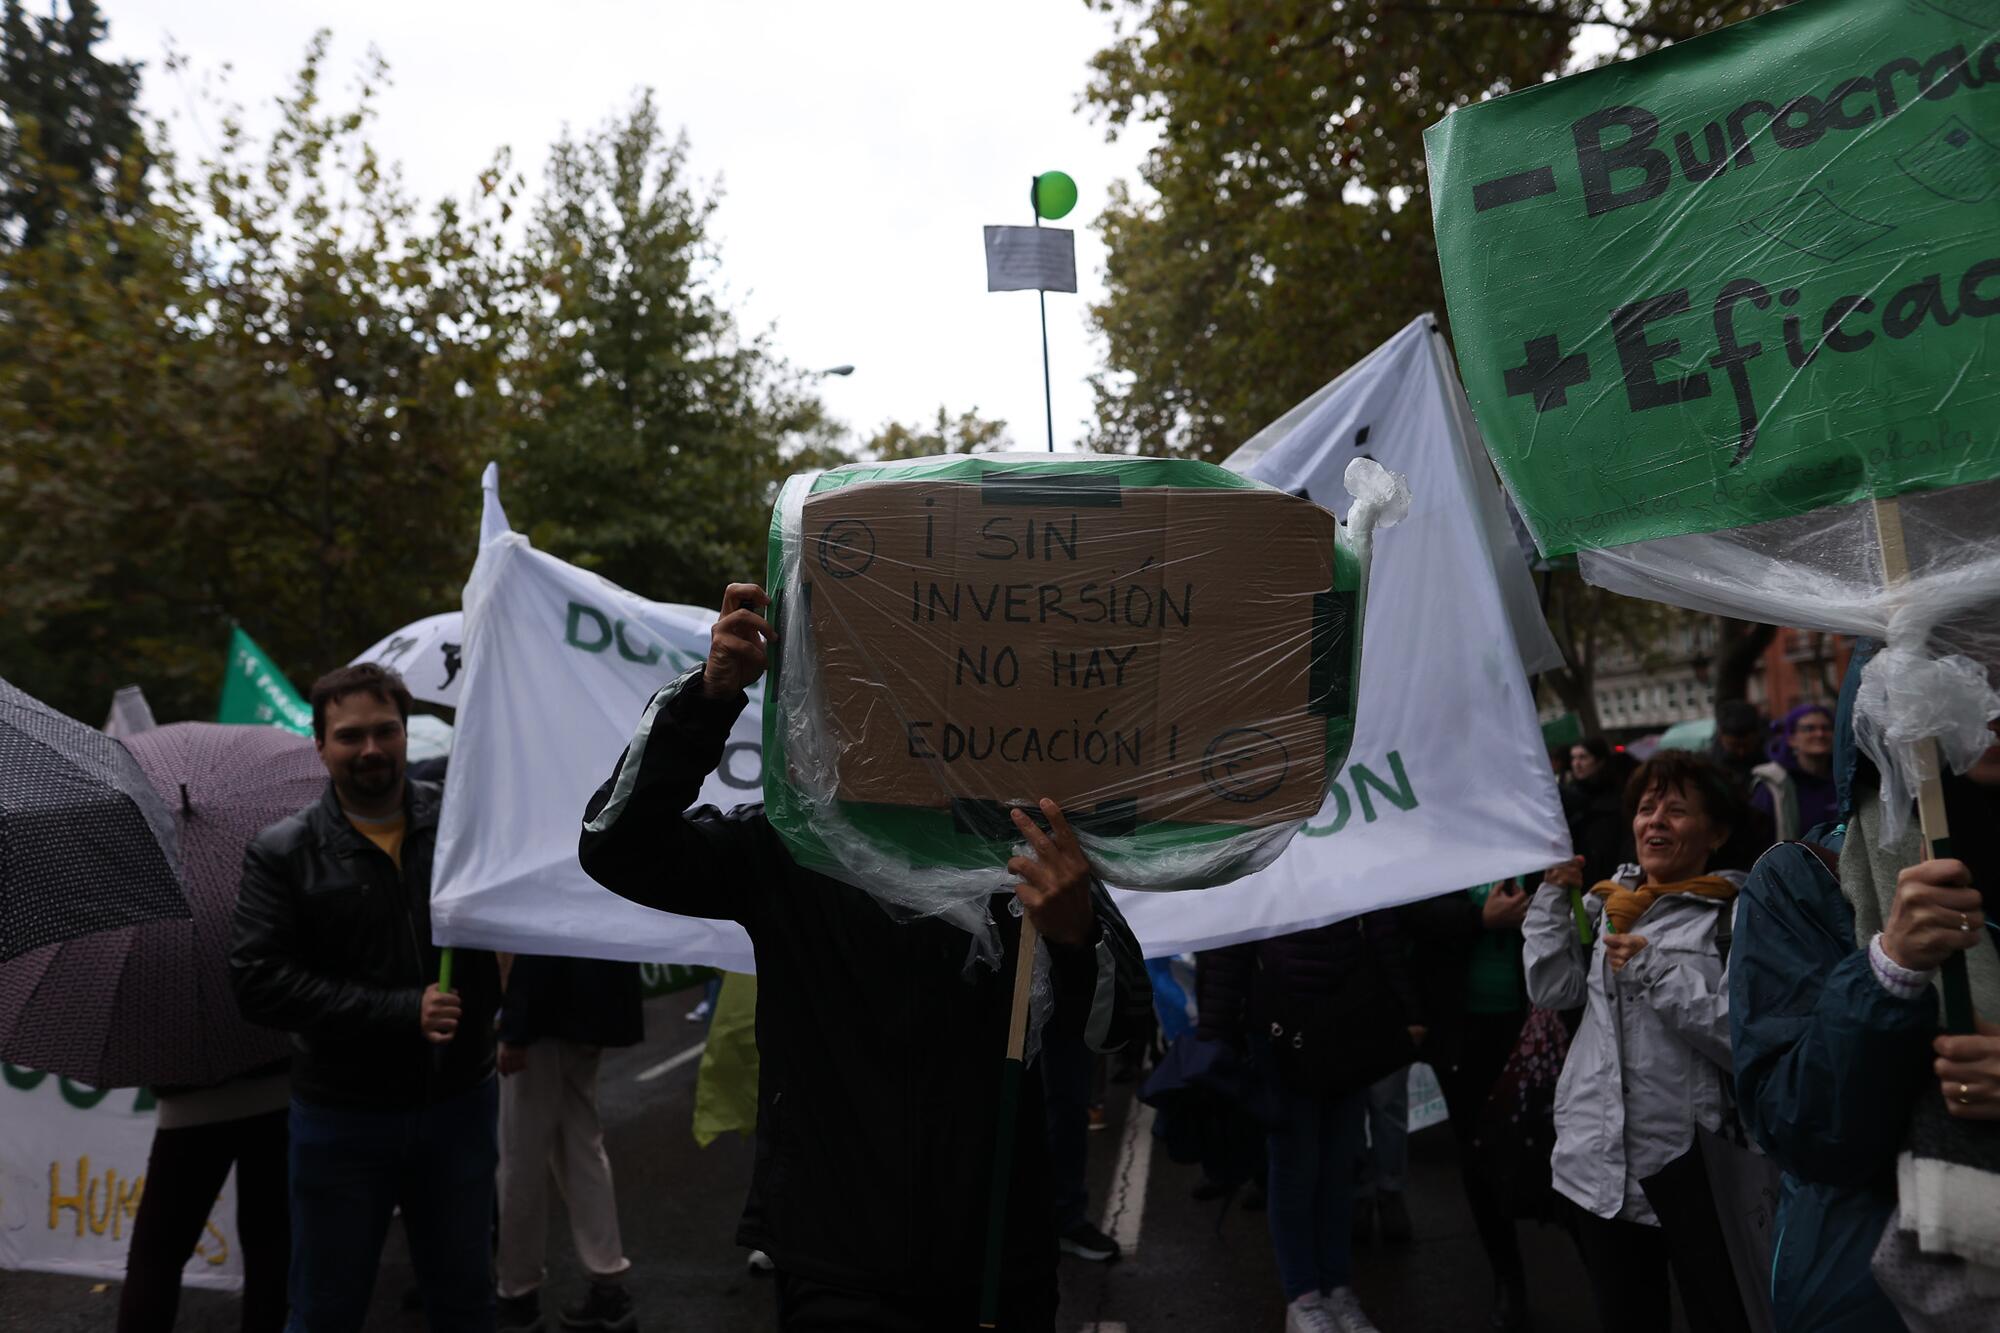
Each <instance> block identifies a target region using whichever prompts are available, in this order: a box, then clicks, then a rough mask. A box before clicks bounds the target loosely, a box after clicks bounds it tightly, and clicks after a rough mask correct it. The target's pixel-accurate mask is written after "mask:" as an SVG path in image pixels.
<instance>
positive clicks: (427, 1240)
mask: <svg viewBox="0 0 2000 1333" xmlns="http://www.w3.org/2000/svg"><path fill="white" fill-rule="evenodd" d="M311 701H312V712H313V736H314V739H315V740H316V741H317V743H318V745H319V754H320V760H321V762H322V763H324V764H325V765H326V771H327V776H328V778H329V781H328V783H327V789H326V792H325V794H324V795H323V796H321V798H320V799H319V801H318V802H317V803H315V804H313V805H311V806H309V807H307V808H306V809H304V810H302V811H300V812H299V813H298V814H296V815H293V816H292V817H291V818H289V819H285V820H281V821H280V822H278V823H276V824H273V825H272V826H271V827H270V828H267V829H265V830H264V831H263V832H262V833H260V834H258V835H257V838H256V841H254V842H252V843H251V844H250V848H249V851H248V852H247V853H246V854H245V857H244V864H243V887H242V891H241V894H240V896H239V897H238V900H237V905H236V919H235V924H234V929H233V930H232V932H231V936H230V949H229V971H230V977H231V979H232V981H233V982H234V984H235V988H236V999H237V1003H238V1004H239V1005H240V1006H241V1008H242V1010H243V1016H244V1017H245V1018H247V1019H249V1020H250V1021H251V1022H253V1023H262V1024H264V1025H265V1026H267V1027H275V1028H283V1029H285V1030H287V1031H289V1032H291V1033H292V1046H293V1050H294V1052H295V1055H294V1063H293V1073H292V1112H291V1162H290V1167H291V1196H292V1267H291V1279H290V1287H291V1303H292V1324H291V1327H292V1328H295V1329H310V1330H311V1333H346V1331H348V1330H358V1329H359V1328H361V1326H362V1323H363V1321H364V1320H365V1319H366V1317H367V1312H368V1301H369V1296H370V1294H371V1292H372V1291H373V1288H374V1284H375V1270H376V1266H377V1264H378V1263H379V1262H380V1260H381V1254H382V1242H383V1238H384V1237H385V1236H386V1235H387V1233H388V1229H389V1220H390V1218H391V1216H392V1215H393V1214H394V1212H395V1210H396V1209H397V1208H398V1207H400V1208H401V1209H402V1211H403V1220H404V1223H405V1224H406V1226H407V1228H408V1231H409V1237H410V1257H411V1260H412V1262H413V1263H414V1265H415V1267H416V1273H417V1283H418V1286H419V1287H420V1288H421V1289H422V1291H423V1298H424V1307H425V1313H426V1316H427V1322H428V1324H429V1326H430V1327H431V1328H432V1329H433V1330H440V1331H443V1330H450V1331H452V1333H456V1331H457V1330H468V1331H469V1330H482V1331H483V1330H490V1329H491V1328H492V1327H493V1321H494V1294H493V1274H492V1259H491V1250H490V1229H491V1220H492V1216H493V1188H494V1185H493V1180H494V1175H493V1173H494V1168H495V1166H496V1164H497V1161H498V1156H499V1153H498V1148H497V1139H496V1129H495V1117H496V1114H497V1108H498V1105H499V1102H498V1094H497V1092H496V1089H495V1084H494V1077H493V1024H492V1021H491V1020H492V1015H493V1013H494V1011H495V1010H496V1009H497V1008H498V1004H499V995H500V978H499V973H498V970H497V968H496V967H495V965H494V960H493V956H492V955H491V954H487V953H471V952H467V951H464V950H461V951H459V955H458V966H457V989H458V993H457V994H447V993H445V992H443V991H441V990H439V989H438V987H437V986H436V985H435V984H434V983H433V981H432V979H433V978H435V977H436V976H437V974H438V958H439V952H438V949H437V948H436V946H434V945H433V944H432V943H431V933H430V889H431V854H432V851H433V849H434V847H435V845H436V842H437V819H438V804H439V797H440V790H439V787H438V785H437V784H436V783H429V782H418V781H413V780H410V779H409V778H408V777H407V776H406V773H405V759H404V750H405V744H406V735H405V729H404V728H405V723H406V722H407V721H408V718H409V710H410V693H409V691H408V690H407V689H405V688H404V686H403V681H402V678H401V677H400V676H398V675H397V674H396V673H395V672H393V671H391V670H389V669H387V668H386V667H382V666H378V665H376V664H374V663H362V664H360V665H357V666H350V667H343V668H341V669H340V670H338V671H335V672H332V673H330V674H328V675H326V676H323V677H321V678H320V679H319V681H318V682H317V683H316V684H314V686H313V687H312V695H311ZM461 1019H463V1022H462V1023H461Z"/></svg>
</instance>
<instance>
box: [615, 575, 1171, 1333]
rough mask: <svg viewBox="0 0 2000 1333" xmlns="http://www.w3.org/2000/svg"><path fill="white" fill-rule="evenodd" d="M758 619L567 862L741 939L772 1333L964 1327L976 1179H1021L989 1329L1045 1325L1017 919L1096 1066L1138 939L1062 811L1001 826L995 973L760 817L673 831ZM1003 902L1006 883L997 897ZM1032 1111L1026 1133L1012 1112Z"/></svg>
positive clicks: (742, 671)
mask: <svg viewBox="0 0 2000 1333" xmlns="http://www.w3.org/2000/svg"><path fill="white" fill-rule="evenodd" d="M769 603H770V599H769V597H768V596H767V595H766V594H765V593H764V591H763V590H762V589H761V588H759V587H757V586H755V585H753V584H748V583H736V584H731V585H730V586H729V589H728V591H727V592H726V593H725V594H724V601H723V615H722V616H721V618H720V619H718V620H717V621H716V623H715V627H714V629H713V630H712V632H711V646H710V650H709V654H708V658H707V660H706V661H705V662H704V663H703V665H702V667H701V669H700V670H698V671H692V672H689V673H687V674H686V675H684V676H682V677H680V678H679V679H678V680H675V681H674V682H672V683H671V684H669V685H667V686H666V687H665V688H663V689H661V690H660V691H659V692H658V693H657V694H655V695H654V696H653V699H652V702H651V703H650V704H649V705H648V706H647V709H646V712H645V716H644V717H643V718H642V719H641V721H640V724H639V727H638V730H637V732H636V733H635V734H634V736H633V738H632V741H631V743H630V744H629V745H628V746H627V747H626V749H625V752H624V754H623V755H622V756H621V757H620V758H619V761H618V764H617V767H616V769H615V770H614V771H613V773H612V775H611V778H610V779H609V780H608V781H607V782H606V783H605V784H604V786H603V787H602V788H600V789H599V791H598V792H597V794H596V795H595V796H594V797H592V798H591V801H590V804H589V806H588V807H587V808H586V810H585V812H584V826H583V833H582V839H581V843H580V847H579V853H580V856H581V859H582V862H583V866H584V869H585V870H586V871H588V872H589V873H590V875H591V876H592V877H593V878H595V879H596V880H597V881H598V882H599V883H601V884H604V885H605V886H606V887H607V888H610V889H612V890H614V891H616V892H617V893H619V894H621V895H623V896H624V897H626V898H629V899H631V900H632V901H634V902H638V903H641V904H643V905H645V906H649V907H654V908H657V909H660V910H662V911H671V912H680V913H684V914H687V915H692V916H702V917H710V918H718V919H727V920H733V921H736V922H739V923H741V924H742V925H743V926H744V927H745V928H746V929H747V930H748V931H749V934H750V938H751V942H752V944H753V946H754V947H755V950H756V956H757V976H758V1005H757V1010H758V1022H757V1044H758V1050H759V1054H760V1056H761V1065H760V1069H759V1076H758V1088H759V1094H758V1125H757V1165H756V1169H755V1174H754V1176H753V1179H752V1182H751V1189H750V1197H749V1201H748V1203H747V1204H746V1206H745V1209H744V1214H743V1221H742V1224H741V1226H740V1227H739V1229H738V1232H737V1239H738V1241H739V1243H741V1244H743V1245H745V1246H748V1247H751V1248H754V1249H759V1250H763V1251H764V1252H766V1253H767V1254H769V1255H770V1256H771V1258H772V1259H773V1260H774V1261H775V1262H776V1264H777V1268H778V1272H777V1283H776V1286H777V1297H778V1306H779V1320H780V1324H781V1326H782V1327H784V1328H785V1329H787V1330H804V1329H833V1328H852V1327H869V1328H885V1329H886V1328H895V1329H911V1330H918V1329H925V1330H928V1329H936V1328H963V1327H970V1326H971V1325H972V1323H973V1315H974V1308H975V1305H976V1303H977V1297H978V1286H979V1278H980V1274H981V1271H982V1250H983V1246H984V1243H985V1239H986V1236H985V1229H984V1225H983V1223H984V1218H983V1217H982V1215H981V1211H980V1210H979V1209H978V1208H976V1207H973V1208H968V1207H967V1201H968V1200H977V1199H980V1198H983V1197H985V1195H986V1192H987V1185H988V1180H987V1174H988V1170H989V1163H990V1162H991V1160H992V1157H993V1154H994V1152H995V1151H996V1145H997V1144H998V1143H999V1142H1000V1141H1001V1138H1002V1136H1009V1137H1011V1138H1012V1139H1013V1141H1014V1151H1015V1153H1016V1154H1017V1155H1016V1158H1015V1162H1016V1171H1015V1173H1014V1179H1013V1188H1012V1189H1011V1191H1010V1193H1009V1195H1008V1201H1007V1214H1006V1223H1005V1230H1004V1236H1003V1269H1002V1272H1003V1273H1004V1275H1005V1276H1004V1281H1003V1283H1002V1287H1001V1291H1000V1301H999V1312H1000V1319H1001V1324H1002V1326H1003V1327H1006V1328H1009V1329H1023V1330H1047V1329H1050V1328H1052V1327H1053V1326H1054V1318H1055V1305H1056V1283H1055V1260H1056V1241H1055V1232H1054V1227H1053V1223H1052V1214H1051V1198H1050V1189H1049V1181H1048V1168H1047V1159H1046V1143H1045V1138H1044V1135H1043V1134H1042V1133H1041V1126H1040V1122H1041V1118H1042V1094H1041V1088H1040V1081H1039V1078H1040V1076H1039V1071H1038V1070H1037V1069H1036V1068H1035V1067H1034V1066H1033V1065H1030V1066H1029V1068H1028V1072H1027V1075H1026V1078H1027V1086H1026V1087H1025V1088H1024V1089H1023V1096H1022V1098H1021V1100H1020V1102H1019V1104H1018V1108H1017V1114H1016V1116H1015V1120H1016V1121H1017V1122H1019V1123H1015V1124H997V1123H996V1120H997V1119H998V1117H997V1116H996V1115H995V1111H994V1108H995V1105H996V1102H997V1101H998V1100H999V1098H998V1095H997V1094H998V1091H999V1087H1000V1083H1001V1072H1002V1071H1001V1062H1000V1061H999V1060H998V1059H997V1058H996V1056H997V1054H998V1053H999V1051H1000V1049H1001V1045H1002V1041H1001V1039H1002V1037H1003V1036H1004V1035H1005V1033H1006V1030H1007V1027H1008V1024H1009V1019H1010V1013H1011V1010H1012V1007H1013V994H1012V991H1013V986H1012V975H1011V974H1012V970H1013V969H1012V960H1011V955H1012V954H1013V953H1014V951H1015V948H1016V945H1015V941H1016V940H1017V939H1018V937H1019V935H1020V933H1021V926H1020V918H1019V917H1018V916H1017V915H1016V914H1015V910H1014V908H1015V906H1016V904H1017V903H1018V907H1019V910H1020V911H1021V912H1024V913H1025V914H1026V915H1027V917H1028V918H1029V919H1031V920H1032V921H1033V923H1034V925H1035V927H1036V928H1037V930H1038V932H1039V933H1040V934H1041V935H1042V936H1043V937H1045V938H1046V940H1047V942H1048V954H1047V956H1048V965H1047V970H1046V975H1045V976H1044V977H1043V978H1042V979H1041V987H1042V988H1043V989H1044V990H1045V992H1046V994H1047V997H1048V999H1049V1000H1050V1002H1051V1005H1052V1009H1053V1013H1054V1015H1055V1017H1054V1018H1052V1019H1051V1020H1050V1021H1062V1020H1063V1019H1064V1017H1065V1016H1067V1017H1068V1019H1069V1020H1071V1021H1076V1022H1079V1023H1081V1024H1082V1026H1083V1028H1084V1034H1085V1039H1086V1040H1087V1041H1088V1042H1089V1043H1090V1045H1091V1046H1092V1047H1094V1048H1095V1049H1097V1050H1100V1051H1105V1050H1115V1049H1118V1048H1119V1047H1121V1046H1123V1045H1124V1044H1125V1043H1126V1042H1128V1041H1134V1040H1139V1041H1143V1040H1144V1039H1145V1038H1146V1036H1147V1035H1148V1034H1149V1032H1150V1030H1151V1023H1152V1001H1151V990H1150V987H1149V985H1148V983H1147V980H1146V976H1145V971H1144V968H1143V967H1142V965H1141V963H1140V959H1139V947H1138V944H1137V942H1136V941H1135V940H1134V939H1133V938H1132V935H1131V932H1130V930H1129V929H1128V928H1127V927H1126V925H1125V923H1124V920H1123V918H1122V917H1121V916H1120V915H1119V913H1118V910H1117V908H1116V907H1114V906H1113V905H1112V903H1111V899H1110V896H1109V894H1108V893H1106V892H1105V890H1104V888H1103V886H1102V885H1101V884H1100V883H1098V882H1097V880H1096V878H1095V876H1094V875H1093V873H1092V867H1091V865H1090V862H1089V861H1088V860H1087V859H1086V857H1085V855H1084V853H1083V851H1082V849H1081V848H1080V846H1079V845H1078V842H1077V839H1076V836H1075V833H1074V831H1073V829H1072V827H1071V824H1070V821H1069V820H1068V819H1067V818H1066V816H1065V814H1064V812H1063V810H1062V809H1061V808H1060V807H1058V806H1057V805H1056V804H1055V802H1053V801H1044V802H1042V803H1041V804H1040V814H1041V818H1042V820H1043V821H1046V826H1045V827H1044V825H1043V824H1041V823H1038V822H1037V821H1035V820H1032V819H1030V818H1029V817H1028V815H1027V814H1025V813H1023V812H1022V811H1020V810H1018V809H1017V810H1015V811H1013V812H1012V817H1013V822H1014V825H1015V827H1016V829H1017V831H1018V836H1019V839H1020V842H1021V851H1020V854H1019V855H1017V856H1015V857H1014V858H1012V859H1011V860H1010V861H1009V862H1008V865H1007V867H1006V870H1007V873H1008V875H1010V876H1011V877H1012V879H1013V880H1014V889H1013V891H1012V892H1011V893H1000V894H995V895H993V896H992V897H990V898H989V899H988V900H987V901H986V902H985V903H984V904H983V908H984V910H985V911H986V912H988V913H990V915H991V918H992V920H993V922H994V925H995V929H996V931H997V933H998V935H999V936H1000V938H1001V940H1002V942H1003V947H1004V948H1005V950H1006V953H1007V954H1008V955H1010V957H1009V958H1008V960H1007V965H1006V966H1005V967H1004V968H992V967H987V966H983V965H978V964H974V963H972V962H971V961H970V960H969V959H968V951H967V936H966V935H965V933H964V932H963V931H962V930H960V929H959V928H957V927H956V926H954V925H951V924H949V923H947V922H945V921H942V920H939V919H936V918H923V919H917V920H911V921H906V922H899V921H897V920H895V919H892V917H891V916H890V914H889V912H888V911H887V910H885V908H884V906H883V905H882V903H881V902H879V901H878V900H877V899H876V898H875V897H873V896H872V895H870V894H869V893H867V892H864V891H863V890H861V889H859V888H856V887H855V886H853V885H851V884H847V883H843V882H841V881H839V880H836V879H833V878H830V877H829V876H826V875H824V874H821V873H818V872H816V871H814V870H811V869H808V868H806V867H804V866H801V865H800V864H799V863H798V862H797V861H796V860H794V859H793V857H792V855H791V853H790V851H789V850H788V849H787V847H786V845H785V843H784V842H783V841H782V840H781V839H780V838H779V837H778V835H777V833H776V832H775V830H774V829H773V828H772V826H771V822H770V821H769V820H768V819H767V818H766V817H765V814H764V810H763V808H762V807H761V806H739V807H737V808H736V809H734V810H732V811H729V812H727V813H724V812H721V811H718V810H716V809H715V808H714V807H712V806H703V807H701V808H699V809H695V810H688V808H687V807H688V806H689V805H690V804H692V803H693V801H694V800H695V798H696V794H697V792H698V791H699V789H700V787H701V783H702V781H703V779H704V778H706V777H707V776H708V774H709V773H710V772H711V771H712V770H713V769H714V768H715V766H716V765H717V764H718V763H719V762H720V761H721V758H722V751H723V746H724V744H725V743H726V742H727V740H728V736H729V729H730V726H731V725H732V723H733V722H734V721H735V719H736V716H737V714H738V713H740V712H741V711H742V710H743V708H744V707H745V705H746V703H747V702H748V700H747V698H746V696H745V693H744V691H745V689H746V687H748V686H750V685H752V684H754V683H755V682H756V681H757V679H758V678H759V677H760V676H762V675H763V674H764V671H765V668H766V665H767V663H768V661H769V657H770V653H771V650H772V644H773V638H774V634H773V630H772V627H771V624H770V622H769V621H768V620H767V619H766V617H765V614H764V612H765V610H766V608H767V607H768V606H769ZM1002 882H1004V881H1002ZM1019 1108H1024V1109H1025V1113H1022V1111H1021V1109H1019Z"/></svg>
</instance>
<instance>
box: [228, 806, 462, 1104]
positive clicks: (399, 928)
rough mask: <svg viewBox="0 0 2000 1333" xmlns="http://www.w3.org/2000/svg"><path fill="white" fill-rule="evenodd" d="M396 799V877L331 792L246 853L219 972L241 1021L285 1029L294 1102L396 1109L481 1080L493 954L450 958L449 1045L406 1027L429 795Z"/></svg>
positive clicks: (425, 959) (411, 1013) (418, 967)
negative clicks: (452, 1009) (452, 1020)
mask: <svg viewBox="0 0 2000 1333" xmlns="http://www.w3.org/2000/svg"><path fill="white" fill-rule="evenodd" d="M405 792H406V795H405V797H404V818H405V820H406V823H405V827H404V833H403V847H402V860H403V868H402V872H401V873H400V874H399V873H398V872H397V869H396V863H395V862H394V861H392V860H390V859H389V857H388V855H387V854H386V853H384V852H383V851H382V849H381V848H379V847H377V846H375V844H374V843H372V842H370V841H368V839H366V838H364V837H363V836H362V835H361V834H360V833H358V832H356V831H355V828H354V826H353V825H352V824H350V823H349V822H348V820H347V815H346V812H344V811H343V810H342V809H341V808H340V801H339V798H337V797H336V796H335V795H334V792H333V784H332V783H328V784H327V788H326V792H325V794H324V795H322V796H321V797H320V799H319V800H318V801H317V802H315V803H314V804H312V805H309V806H307V807H306V808H305V809H304V810H301V811H300V812H299V813H298V814H295V815H293V816H291V817H290V818H289V819H282V820H280V821H278V822H277V823H275V824H273V825H271V827H269V828H267V829H265V830H264V831H263V832H262V833H259V834H258V835H257V837H256V839H255V840H254V841H252V842H251V844H250V847H249V849H248V851H246V852H245V853H244V857H243V887H242V890H241V892H240V893H239V895H238V897H237V901H236V918H235V922H234V926H233V928H232V929H231V931H230V938H229V976H230V980H231V982H232V983H233V984H234V986H235V988H236V1003H237V1004H238V1005H239V1006H240V1007H241V1008H242V1010H243V1016H244V1017H245V1018H247V1019H248V1020H250V1021H251V1022H252V1023H261V1024H263V1025H264V1026H266V1027H274V1028H284V1029H286V1030H287V1031H289V1032H291V1033H292V1046H293V1049H294V1050H295V1051H296V1052H297V1059H296V1060H295V1061H294V1062H293V1065H292V1093H293V1095H294V1096H296V1097H297V1098H299V1099H300V1100H301V1101H306V1102H314V1103H317V1104H319V1105H322V1106H338V1107H351V1108H366V1109H378V1110H405V1109H411V1108H415V1107H420V1106H425V1105H428V1104H429V1103H431V1102H435V1101H439V1100H442V1099H444V1098H446V1097H450V1096H453V1095H455V1094H457V1093H460V1092H464V1091H466V1090H467V1089H469V1088H473V1087H476V1086H477V1085H478V1084H480V1083H481V1082H483V1081H484V1080H485V1079H487V1078H488V1077H490V1076H491V1075H492V1073H493V1022H492V1020H493V1013H494V1011H495V1010H496V1009H497V1008H498V1007H499V998H500V975H499V971H498V969H497V968H496V967H495V965H494V961H493V955H492V954H490V953H485V952H481V951H476V950H468V949H460V950H459V951H458V953H457V961H456V964H455V967H454V971H453V979H452V988H453V989H454V990H455V991H457V992H458V993H459V995H460V998H461V1000H462V1001H463V1003H464V1006H465V1007H464V1016H463V1019H462V1020H461V1022H460V1023H459V1026H458V1032H457V1034H456V1036H455V1037H454V1038H453V1040H451V1041H450V1042H447V1043H446V1044H445V1045H443V1046H441V1047H439V1046H433V1045H431V1043H430V1042H428V1041H426V1040H425V1039H424V1035H423V1032H422V1030H421V1029H419V1027H418V1026H417V1017H418V1014H419V1012H420V1011H421V1009H422V1007H423V994H424V988H425V987H426V986H428V985H429V984H430V983H431V982H433V981H435V980H437V975H438V950H437V948H436V947H435V946H434V945H433V944H432V943H431V930H430V897H431V856H432V853H433V852H434V851H435V849H436V846H437V819H438V803H439V794H440V793H439V789H438V787H437V786H436V785H434V784H432V783H428V782H410V783H408V784H406V787H405Z"/></svg>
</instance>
